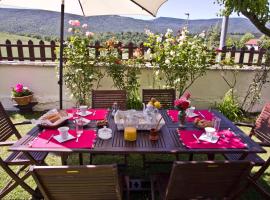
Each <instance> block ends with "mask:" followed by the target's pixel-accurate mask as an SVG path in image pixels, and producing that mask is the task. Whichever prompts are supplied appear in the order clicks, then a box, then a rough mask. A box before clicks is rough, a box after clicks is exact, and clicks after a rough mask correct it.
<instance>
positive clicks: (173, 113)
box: [167, 110, 214, 122]
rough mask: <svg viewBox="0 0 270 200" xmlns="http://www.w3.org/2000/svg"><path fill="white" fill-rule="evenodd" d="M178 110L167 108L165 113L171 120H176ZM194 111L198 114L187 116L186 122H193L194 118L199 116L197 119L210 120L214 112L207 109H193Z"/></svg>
mask: <svg viewBox="0 0 270 200" xmlns="http://www.w3.org/2000/svg"><path fill="white" fill-rule="evenodd" d="M178 112H179V111H178V110H168V111H167V114H168V115H169V116H170V118H171V119H172V121H173V122H178V117H177V115H178ZM199 112H200V113H201V114H203V115H204V117H205V118H203V117H202V116H201V115H200V114H199ZM194 113H196V114H198V116H197V117H192V118H191V117H187V121H188V122H193V121H194V120H195V118H199V119H206V120H210V121H211V120H212V119H213V117H214V114H213V113H211V112H209V111H208V110H195V111H194Z"/></svg>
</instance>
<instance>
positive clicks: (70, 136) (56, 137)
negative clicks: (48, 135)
mask: <svg viewBox="0 0 270 200" xmlns="http://www.w3.org/2000/svg"><path fill="white" fill-rule="evenodd" d="M53 138H54V139H55V140H56V141H57V142H60V143H63V142H66V141H69V140H72V139H75V137H74V136H73V135H70V134H68V137H67V138H66V139H63V138H62V136H61V135H60V134H59V135H56V136H54V137H53Z"/></svg>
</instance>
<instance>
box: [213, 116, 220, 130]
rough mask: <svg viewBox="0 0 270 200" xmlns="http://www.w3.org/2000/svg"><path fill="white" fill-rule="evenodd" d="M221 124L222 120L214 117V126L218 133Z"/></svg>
mask: <svg viewBox="0 0 270 200" xmlns="http://www.w3.org/2000/svg"><path fill="white" fill-rule="evenodd" d="M220 122H221V119H220V118H218V117H214V119H213V126H214V128H215V129H216V132H218V131H219V128H220Z"/></svg>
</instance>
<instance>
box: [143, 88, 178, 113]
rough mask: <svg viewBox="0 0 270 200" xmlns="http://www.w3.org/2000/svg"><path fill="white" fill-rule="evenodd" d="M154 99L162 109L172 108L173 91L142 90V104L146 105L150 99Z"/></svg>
mask: <svg viewBox="0 0 270 200" xmlns="http://www.w3.org/2000/svg"><path fill="white" fill-rule="evenodd" d="M152 97H154V98H156V99H157V100H158V101H159V102H160V103H161V105H162V108H167V109H168V108H173V107H174V100H175V90H174V89H143V90H142V99H143V103H145V104H147V103H148V102H149V101H150V99H151V98H152Z"/></svg>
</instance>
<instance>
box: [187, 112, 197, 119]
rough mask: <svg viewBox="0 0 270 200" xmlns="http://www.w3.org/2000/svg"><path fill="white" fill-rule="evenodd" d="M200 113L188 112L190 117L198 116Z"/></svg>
mask: <svg viewBox="0 0 270 200" xmlns="http://www.w3.org/2000/svg"><path fill="white" fill-rule="evenodd" d="M198 116H199V115H198V114H196V113H191V114H188V117H190V118H193V117H198Z"/></svg>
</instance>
